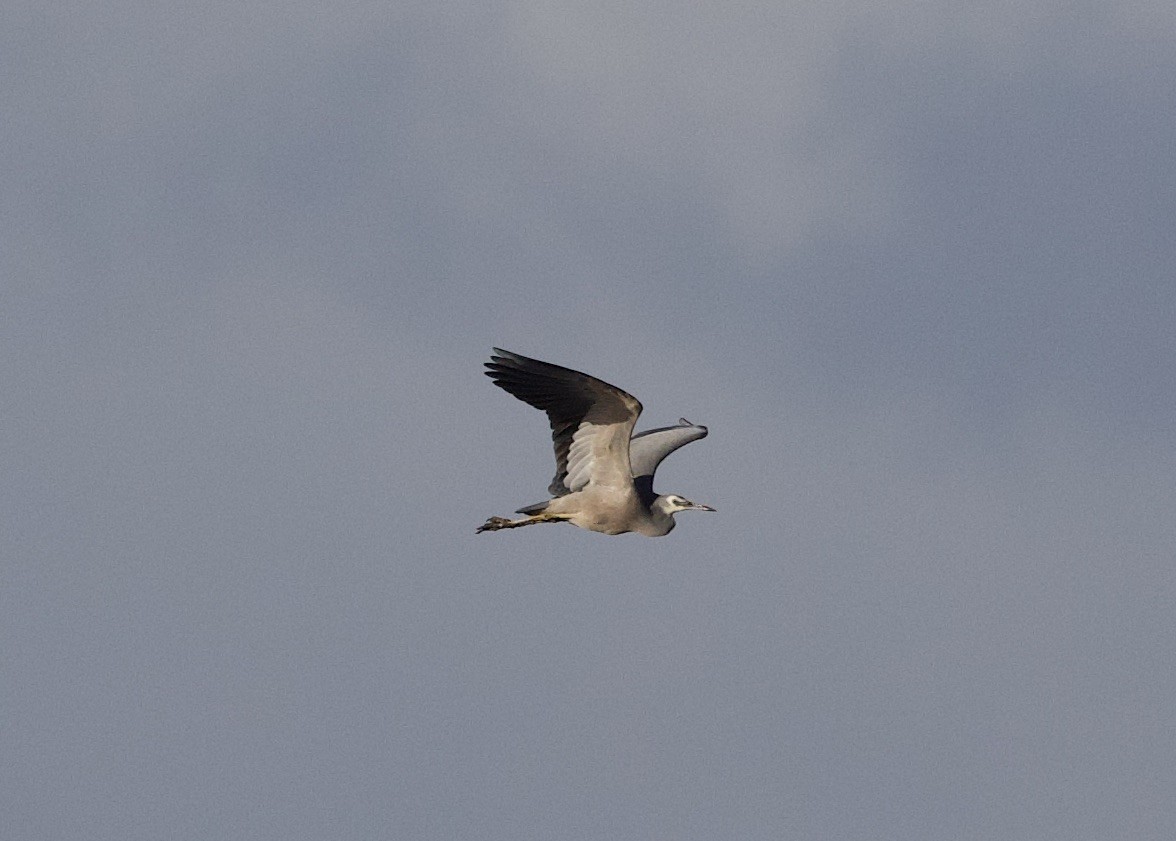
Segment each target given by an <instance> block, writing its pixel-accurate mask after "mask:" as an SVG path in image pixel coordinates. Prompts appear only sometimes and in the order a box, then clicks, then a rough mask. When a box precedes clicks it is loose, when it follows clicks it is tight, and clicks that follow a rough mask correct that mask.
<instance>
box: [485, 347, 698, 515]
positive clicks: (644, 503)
mask: <svg viewBox="0 0 1176 841" xmlns="http://www.w3.org/2000/svg"><path fill="white" fill-rule="evenodd" d="M486 369H487V370H486V375H487V376H489V377H490V378H491V379H492V380H493V381H494V383H495V384H496V385H498V386H499V387H501V388H502V389H504V390H505V391H507V392H509V393H510V394H512V395H514V396H515V397H517V398H519V399H520V400H522V401H524V402H525V403H528V404H529V405H531V406H534V407H535V408H537V409H541V410H543V411H544V412H546V413H547V417H548V420H549V421H550V423H551V437H552V441H553V443H554V445H555V462H556V471H555V477H554V478H553V479H552V481H551V484H550V485H549V486H548V492H549V493H550V494H551V495H552V499H549V500H547V501H545V502H539V503H536V504H534V505H528V506H526V507H524V508H520V509H518V512H517V513H520V514H524V515H526V519H523V520H507V519H504V518H501V517H491V518H490V519H489V520H487V521H486V524H485V525H483V526H482V527H481V528H479V529H478V531H494V530H497V529H503V528H517V527H519V526H524V525H530V524H532V523H538V522H557V521H564V522H570V523H572V524H574V525H577V526H580V527H581V528H585V529H588V530H590V531H598V532H602V533H604V534H623V533H625V532H637V533H639V534H644V535H647V536H650V537H657V536H660V535H664V534H668V533H669V532H670V530H671V529H673V527H674V517H673V515H674V514H675V513H676V512H678V511H688V510H699V511H713V510H714V509H713V508H711V507H710V506H707V505H701V504H697V503H693V502H690V501H689V500H687V499H684V498H683V497H680V496H678V495H677V494H666V495H664V496H659V495H658V494H657V493H655V492H654V490H653V477H654V473H655V472H656V471H657V467H658V465H659V464H661V462H662V460H663V459H664V458H665V457H666V456H668V455H669V454H670V453H672V452H673V451H674V450H676V449H678V448H679V447H682V446H684V445H685V444H689V443H690V442H691V441H697V440H698V439H699V438H704V437H705V436H706V434H707V429H706V427H705V426H696V425H694V424H691V423H689V422H688V421H687V420H685V419H684V418H683V419H681V420H680V421H679V423H678V425H677V426H667V427H661V428H658V429H650V430H646V431H645V432H640V433H637V434H636V435H634V434H633V429H634V425H635V424H636V422H637V416H638V415H640V414H641V403H640V402H639V401H638V400H637V398H635V397H633V396H632V395H631V394H628V393H627V392H625V391H622V390H621V389H619V388H617V387H616V386H613V385H609V384H608V383H606V382H604V381H603V380H598V379H597V378H595V377H592V376H589V375H588V374H583V373H581V372H579V371H573V370H571V369H570V368H563V367H561V366H559V365H552V364H551V363H548V362H540V361H539V360H537V359H530V358H528V357H525V356H520V355H519V354H515V353H510V352H509V351H504V350H499V349H498V348H495V349H494V355H493V356H491V358H490V361H489V362H487V363H486Z"/></svg>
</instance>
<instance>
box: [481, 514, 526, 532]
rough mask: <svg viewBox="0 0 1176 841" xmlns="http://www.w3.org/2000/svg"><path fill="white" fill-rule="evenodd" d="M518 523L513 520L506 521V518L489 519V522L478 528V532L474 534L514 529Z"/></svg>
mask: <svg viewBox="0 0 1176 841" xmlns="http://www.w3.org/2000/svg"><path fill="white" fill-rule="evenodd" d="M516 525H518V523H516V522H515V521H514V520H508V519H507V518H506V517H491V518H490V519H489V520H487V521H486V522H484V523H483V524H482V525H480V526H478V530H477V531H476V532H474V534H481V533H482V532H484V531H498V530H499V529H510V528H514V527H515V526H516Z"/></svg>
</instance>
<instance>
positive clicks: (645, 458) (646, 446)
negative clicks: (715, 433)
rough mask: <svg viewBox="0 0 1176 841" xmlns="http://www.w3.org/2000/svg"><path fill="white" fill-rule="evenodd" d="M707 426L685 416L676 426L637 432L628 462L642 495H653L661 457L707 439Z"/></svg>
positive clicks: (630, 445)
mask: <svg viewBox="0 0 1176 841" xmlns="http://www.w3.org/2000/svg"><path fill="white" fill-rule="evenodd" d="M706 433H707V429H706V427H705V426H698V425H695V424H692V423H691V422H690V421H688V420H686V418H679V419H678V425H677V426H663V427H661V428H659V429H647V430H645V431H644V432H638V433H637V434H636V435H634V436H633V440H632V441H630V442H629V462H630V465H631V467H632V470H633V481H634V484H636V485H637V489H638V491H640V492H641V494H642V496H643V497H644V496H648V497H651V498H652V496H653V495H654V494H653V474H654V473H655V472H656V471H657V466H658V465H659V464H661V463H662V459H664V458H665V457H666V456H668V455H669V454H670V453H672V452H673V451H674V450H676V449H678V448H679V447H684V446H685V445H687V444H689V443H690V442H691V441H697V440H698V439H699V438H705V437H706Z"/></svg>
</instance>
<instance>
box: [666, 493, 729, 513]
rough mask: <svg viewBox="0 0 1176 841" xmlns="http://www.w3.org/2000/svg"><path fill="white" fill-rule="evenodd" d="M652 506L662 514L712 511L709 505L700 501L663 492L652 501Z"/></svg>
mask: <svg viewBox="0 0 1176 841" xmlns="http://www.w3.org/2000/svg"><path fill="white" fill-rule="evenodd" d="M653 507H654V508H657V509H659V510H660V511H661V512H662V513H664V514H677V513H678V512H679V511H714V510H715V509H713V508H711V507H710V506H709V505H703V504H702V503H701V502H691V501H690V500H688V499H687V498H686V497H684V496H678V495H677V494H663V495H662V496H659V497H658V498H657V499H656V500H654V502H653Z"/></svg>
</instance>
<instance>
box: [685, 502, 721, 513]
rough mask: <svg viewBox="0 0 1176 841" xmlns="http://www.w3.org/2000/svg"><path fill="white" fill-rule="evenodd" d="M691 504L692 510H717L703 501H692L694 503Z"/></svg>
mask: <svg viewBox="0 0 1176 841" xmlns="http://www.w3.org/2000/svg"><path fill="white" fill-rule="evenodd" d="M690 506H691V508H690V510H691V511H714V510H715V509H713V508H711V507H710V506H709V505H703V504H702V503H701V502H692V503H690Z"/></svg>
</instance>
